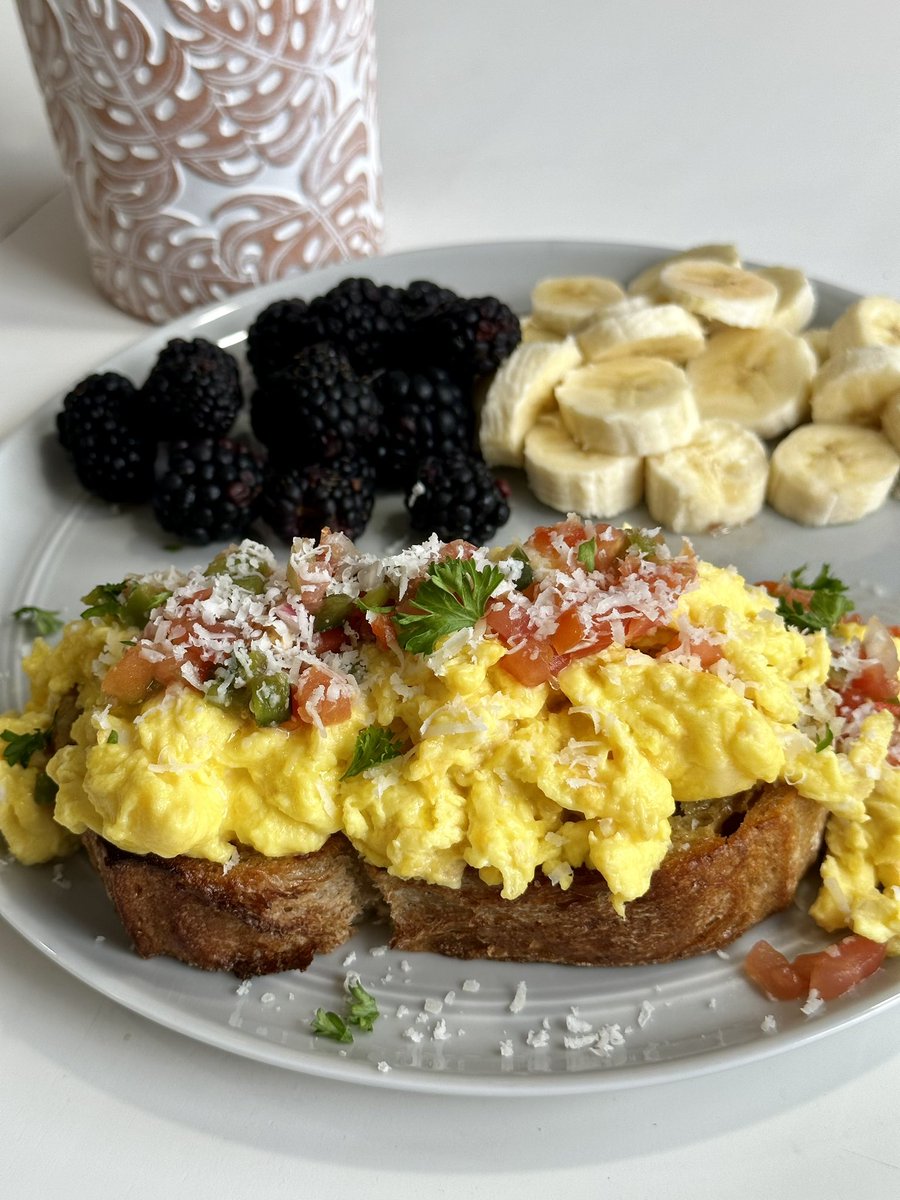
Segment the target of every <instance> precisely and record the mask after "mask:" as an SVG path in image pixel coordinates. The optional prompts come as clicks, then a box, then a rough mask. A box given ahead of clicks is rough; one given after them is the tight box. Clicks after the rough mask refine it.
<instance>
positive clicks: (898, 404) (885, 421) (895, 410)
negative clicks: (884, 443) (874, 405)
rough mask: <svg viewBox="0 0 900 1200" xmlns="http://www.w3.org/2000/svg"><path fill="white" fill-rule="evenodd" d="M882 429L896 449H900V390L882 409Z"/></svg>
mask: <svg viewBox="0 0 900 1200" xmlns="http://www.w3.org/2000/svg"><path fill="white" fill-rule="evenodd" d="M881 431H882V433H883V434H884V436H885V437H886V438H887V440H888V441H889V442H890V443H891V445H892V446H893V447H894V449H895V450H900V392H898V394H897V395H896V396H891V397H890V399H889V400H888V401H887V403H886V404H885V406H884V408H883V409H882V410H881Z"/></svg>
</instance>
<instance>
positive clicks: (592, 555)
mask: <svg viewBox="0 0 900 1200" xmlns="http://www.w3.org/2000/svg"><path fill="white" fill-rule="evenodd" d="M577 557H578V561H579V562H580V563H581V565H582V566H583V567H584V569H585V570H586V571H587V572H588V574H590V572H591V571H594V570H596V568H597V539H596V538H591V539H590V541H588V542H582V543H581V545H580V546H579V547H578V555H577Z"/></svg>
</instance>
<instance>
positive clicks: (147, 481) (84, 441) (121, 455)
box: [56, 371, 156, 504]
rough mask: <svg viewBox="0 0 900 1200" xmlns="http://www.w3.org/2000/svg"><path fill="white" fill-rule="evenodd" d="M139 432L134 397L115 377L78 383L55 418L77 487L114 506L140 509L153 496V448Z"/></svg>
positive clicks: (129, 387) (126, 384)
mask: <svg viewBox="0 0 900 1200" xmlns="http://www.w3.org/2000/svg"><path fill="white" fill-rule="evenodd" d="M139 426H140V404H139V394H138V391H137V389H136V388H135V386H134V384H133V383H132V382H131V380H130V379H126V378H125V377H124V375H117V374H116V373H115V372H113V371H109V372H107V373H106V374H104V375H89V376H88V377H87V378H86V379H83V380H81V382H80V383H78V384H76V385H75V387H74V388H73V389H72V391H71V392H69V394H68V395H67V396H66V398H65V400H64V401H63V407H62V409H61V411H60V412H59V413H57V415H56V428H57V432H58V434H59V440H60V442H61V443H62V445H63V447H64V448H65V449H66V450H67V451H68V452H69V456H70V458H71V460H72V465H73V466H74V468H75V474H76V475H77V476H78V480H79V482H80V483H81V486H82V487H83V488H85V489H86V490H87V491H89V492H91V493H92V495H94V496H99V497H100V498H101V499H102V500H109V501H111V502H113V503H118V504H140V503H141V502H142V501H144V500H147V499H148V498H149V496H150V493H151V491H152V490H153V464H154V461H155V459H156V444H155V442H154V441H153V440H151V439H150V438H148V437H145V436H143V435H142V434H141V433H140V432H139Z"/></svg>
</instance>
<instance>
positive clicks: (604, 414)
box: [556, 357, 700, 455]
mask: <svg viewBox="0 0 900 1200" xmlns="http://www.w3.org/2000/svg"><path fill="white" fill-rule="evenodd" d="M556 399H557V402H558V403H559V411H560V414H561V416H562V420H563V424H564V425H565V427H566V429H568V431H569V433H570V434H571V435H572V437H573V438H574V439H575V441H576V442H577V444H578V445H579V446H581V447H582V449H585V450H599V451H600V452H601V453H603V454H636V455H644V454H658V453H660V452H661V451H663V450H669V449H671V448H672V447H673V446H683V445H684V444H685V442H688V441H690V439H691V437H692V436H693V434H694V431H695V430H696V428H697V425H698V423H699V420H700V418H699V416H698V415H697V406H696V404H695V403H694V397H693V394H692V393H691V389H690V386H689V385H688V381H687V376H686V375H685V373H684V371H683V370H682V369H681V368H680V367H676V366H675V364H674V363H670V362H667V361H666V360H665V359H662V358H644V357H639V358H611V359H609V360H608V361H606V362H601V363H588V364H586V365H585V366H583V367H577V368H576V369H575V370H573V371H570V372H569V374H568V375H566V377H565V379H564V380H563V381H562V383H560V384H559V385H558V386H557V388H556Z"/></svg>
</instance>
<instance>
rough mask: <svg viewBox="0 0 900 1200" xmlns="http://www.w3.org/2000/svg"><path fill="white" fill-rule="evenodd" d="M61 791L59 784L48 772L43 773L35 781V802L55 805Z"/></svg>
mask: <svg viewBox="0 0 900 1200" xmlns="http://www.w3.org/2000/svg"><path fill="white" fill-rule="evenodd" d="M58 791H59V784H58V783H57V782H56V780H54V779H51V778H50V776H49V775H48V774H47V772H46V771H41V773H40V775H38V777H37V779H36V780H35V781H34V802H35V804H47V805H49V804H54V803H55V802H56V793H57V792H58Z"/></svg>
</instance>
